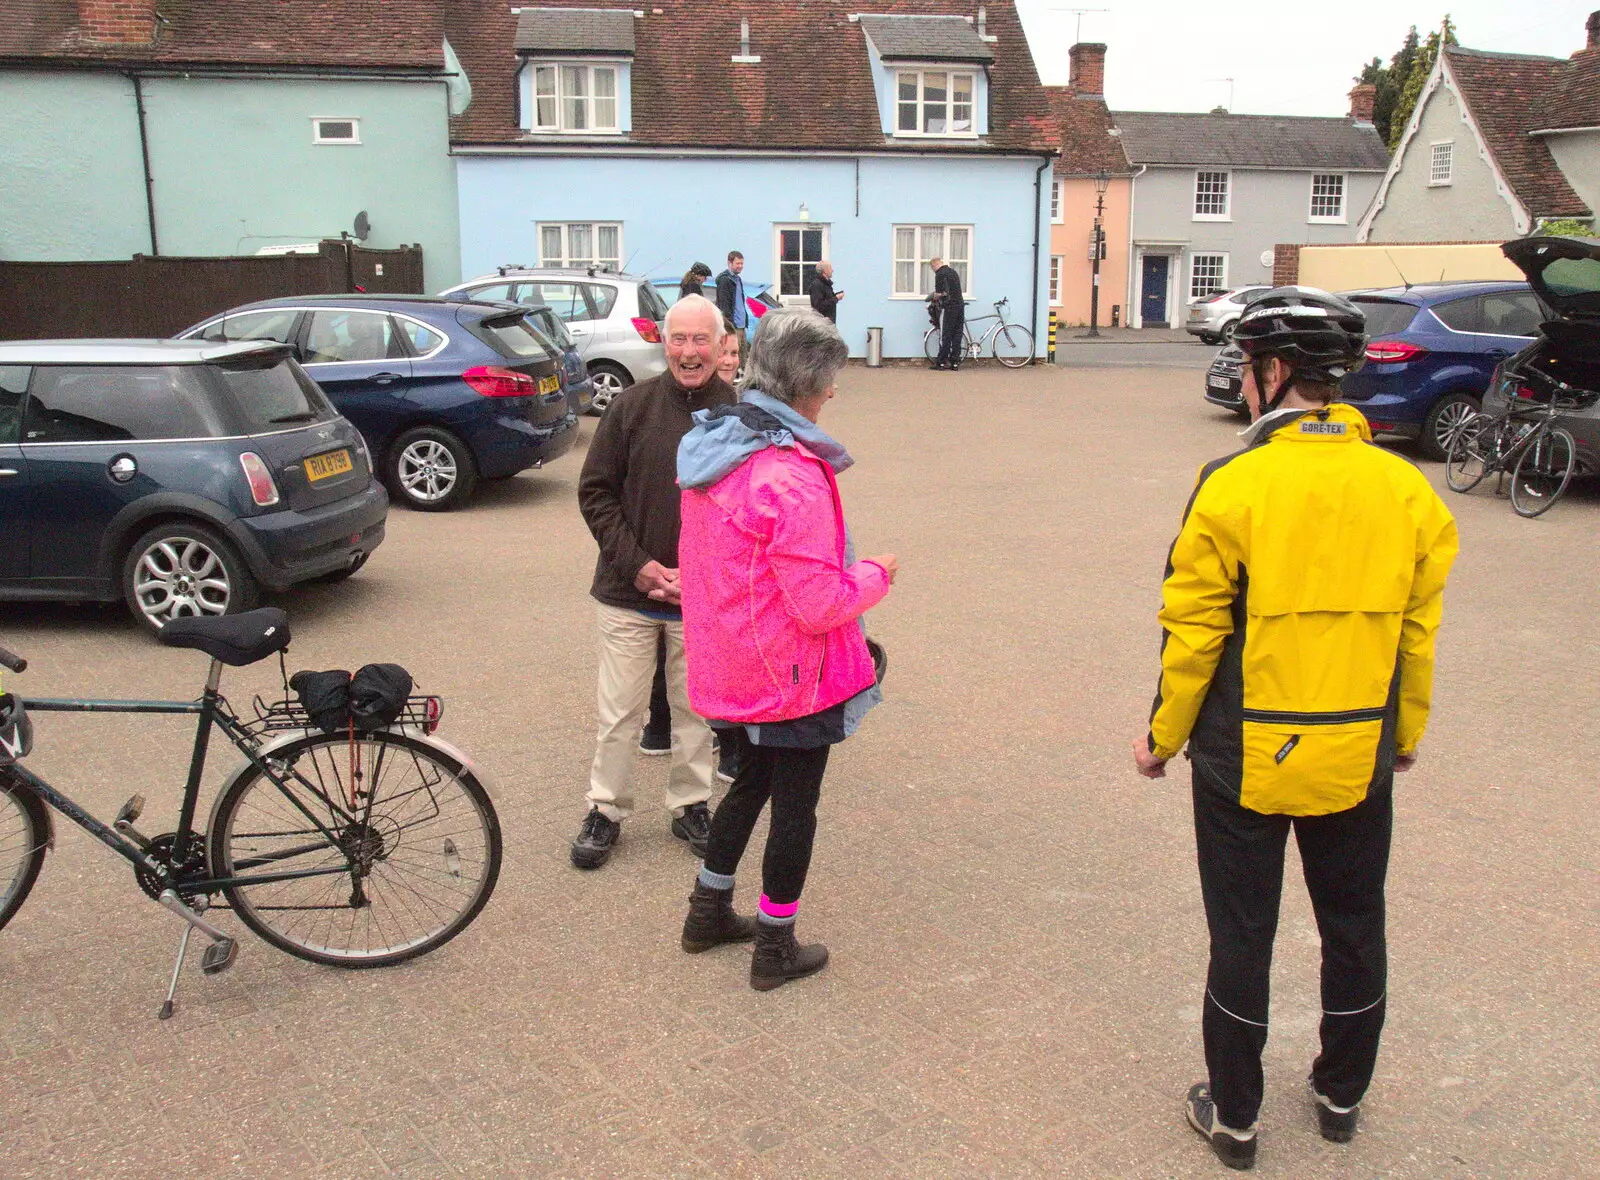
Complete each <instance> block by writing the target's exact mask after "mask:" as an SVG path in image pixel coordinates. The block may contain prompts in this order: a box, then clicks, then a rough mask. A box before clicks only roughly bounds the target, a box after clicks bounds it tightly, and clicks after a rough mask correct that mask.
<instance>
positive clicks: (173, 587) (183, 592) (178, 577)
mask: <svg viewBox="0 0 1600 1180" xmlns="http://www.w3.org/2000/svg"><path fill="white" fill-rule="evenodd" d="M133 588H134V595H135V597H136V598H137V599H138V601H139V609H140V610H141V611H143V612H144V616H145V618H147V619H149V620H150V621H151V622H152V623H154V624H155V625H156V626H157V627H159V626H161V625H162V624H164V623H166V622H168V621H169V620H171V619H177V618H182V617H183V616H185V615H225V614H227V613H228V603H229V601H230V600H231V599H232V597H233V584H232V580H231V579H230V578H229V576H228V567H227V565H226V564H225V563H224V562H223V560H222V558H221V557H220V556H219V555H218V554H217V552H216V550H214V549H213V548H212V547H211V546H210V545H208V544H206V542H204V541H201V540H199V539H197V538H194V537H182V536H179V537H165V538H163V539H161V540H159V541H157V542H156V543H155V544H153V545H151V546H150V547H149V548H148V549H146V550H145V551H144V552H143V553H141V554H140V555H139V562H138V565H137V567H136V569H135V573H134V579H133Z"/></svg>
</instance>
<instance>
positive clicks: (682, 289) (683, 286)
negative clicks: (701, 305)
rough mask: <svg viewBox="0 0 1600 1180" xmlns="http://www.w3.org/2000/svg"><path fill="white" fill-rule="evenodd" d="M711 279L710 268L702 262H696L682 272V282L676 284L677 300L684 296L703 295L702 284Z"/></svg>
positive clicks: (704, 291)
mask: <svg viewBox="0 0 1600 1180" xmlns="http://www.w3.org/2000/svg"><path fill="white" fill-rule="evenodd" d="M710 277H711V268H710V267H709V266H707V265H706V264H705V263H703V262H697V263H695V264H694V265H693V266H691V267H690V268H689V269H688V270H687V271H685V272H684V276H683V281H682V282H681V283H679V284H678V298H680V299H682V298H683V297H684V296H685V295H704V294H705V293H706V289H705V287H704V285H703V284H704V283H705V281H706V280H707V279H709V278H710Z"/></svg>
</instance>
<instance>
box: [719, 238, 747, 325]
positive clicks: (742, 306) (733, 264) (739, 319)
mask: <svg viewBox="0 0 1600 1180" xmlns="http://www.w3.org/2000/svg"><path fill="white" fill-rule="evenodd" d="M743 273H744V255H743V254H741V253H739V251H737V250H729V251H728V269H727V270H725V271H723V272H722V273H721V274H719V275H718V276H717V308H718V310H720V311H721V312H722V314H723V315H725V316H727V317H728V318H729V319H730V320H732V321H733V326H734V327H735V328H736V329H737V330H738V332H739V335H740V336H741V337H743V336H744V335H745V329H746V327H747V326H748V325H749V323H750V305H749V304H748V303H746V302H745V301H744V279H743V278H741V277H740V276H741V275H742V274H743Z"/></svg>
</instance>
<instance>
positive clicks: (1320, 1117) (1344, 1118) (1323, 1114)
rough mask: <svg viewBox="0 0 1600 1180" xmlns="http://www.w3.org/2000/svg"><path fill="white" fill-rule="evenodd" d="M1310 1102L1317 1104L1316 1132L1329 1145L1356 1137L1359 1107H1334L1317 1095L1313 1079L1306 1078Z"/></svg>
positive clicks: (1326, 1099)
mask: <svg viewBox="0 0 1600 1180" xmlns="http://www.w3.org/2000/svg"><path fill="white" fill-rule="evenodd" d="M1306 1086H1307V1088H1308V1089H1309V1090H1310V1091H1311V1100H1312V1101H1313V1102H1315V1103H1316V1104H1317V1130H1319V1131H1321V1132H1322V1137H1323V1138H1324V1139H1326V1140H1327V1141H1328V1142H1329V1143H1349V1142H1350V1140H1352V1139H1354V1138H1355V1137H1356V1123H1357V1121H1359V1120H1360V1118H1361V1107H1360V1106H1359V1105H1357V1106H1335V1105H1334V1104H1333V1103H1332V1102H1331V1101H1330V1100H1329V1099H1328V1098H1326V1097H1325V1096H1323V1095H1321V1094H1319V1093H1317V1081H1316V1079H1315V1078H1307V1079H1306Z"/></svg>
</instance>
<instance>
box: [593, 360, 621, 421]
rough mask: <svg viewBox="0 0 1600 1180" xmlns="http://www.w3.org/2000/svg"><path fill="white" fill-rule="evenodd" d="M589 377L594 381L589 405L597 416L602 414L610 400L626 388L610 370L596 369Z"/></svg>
mask: <svg viewBox="0 0 1600 1180" xmlns="http://www.w3.org/2000/svg"><path fill="white" fill-rule="evenodd" d="M590 376H591V377H592V378H593V379H594V400H593V402H592V403H591V404H592V405H593V407H594V411H595V413H597V414H601V413H604V412H605V410H606V407H607V406H609V405H610V404H611V399H612V398H614V397H616V396H617V394H619V393H621V392H622V391H623V390H624V389H626V388H627V386H626V385H624V384H623V381H622V378H621V377H620V376H618V375H617V374H616V373H613V372H612V371H611V370H610V369H596V370H595V371H593V372H592V373H591V374H590Z"/></svg>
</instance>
